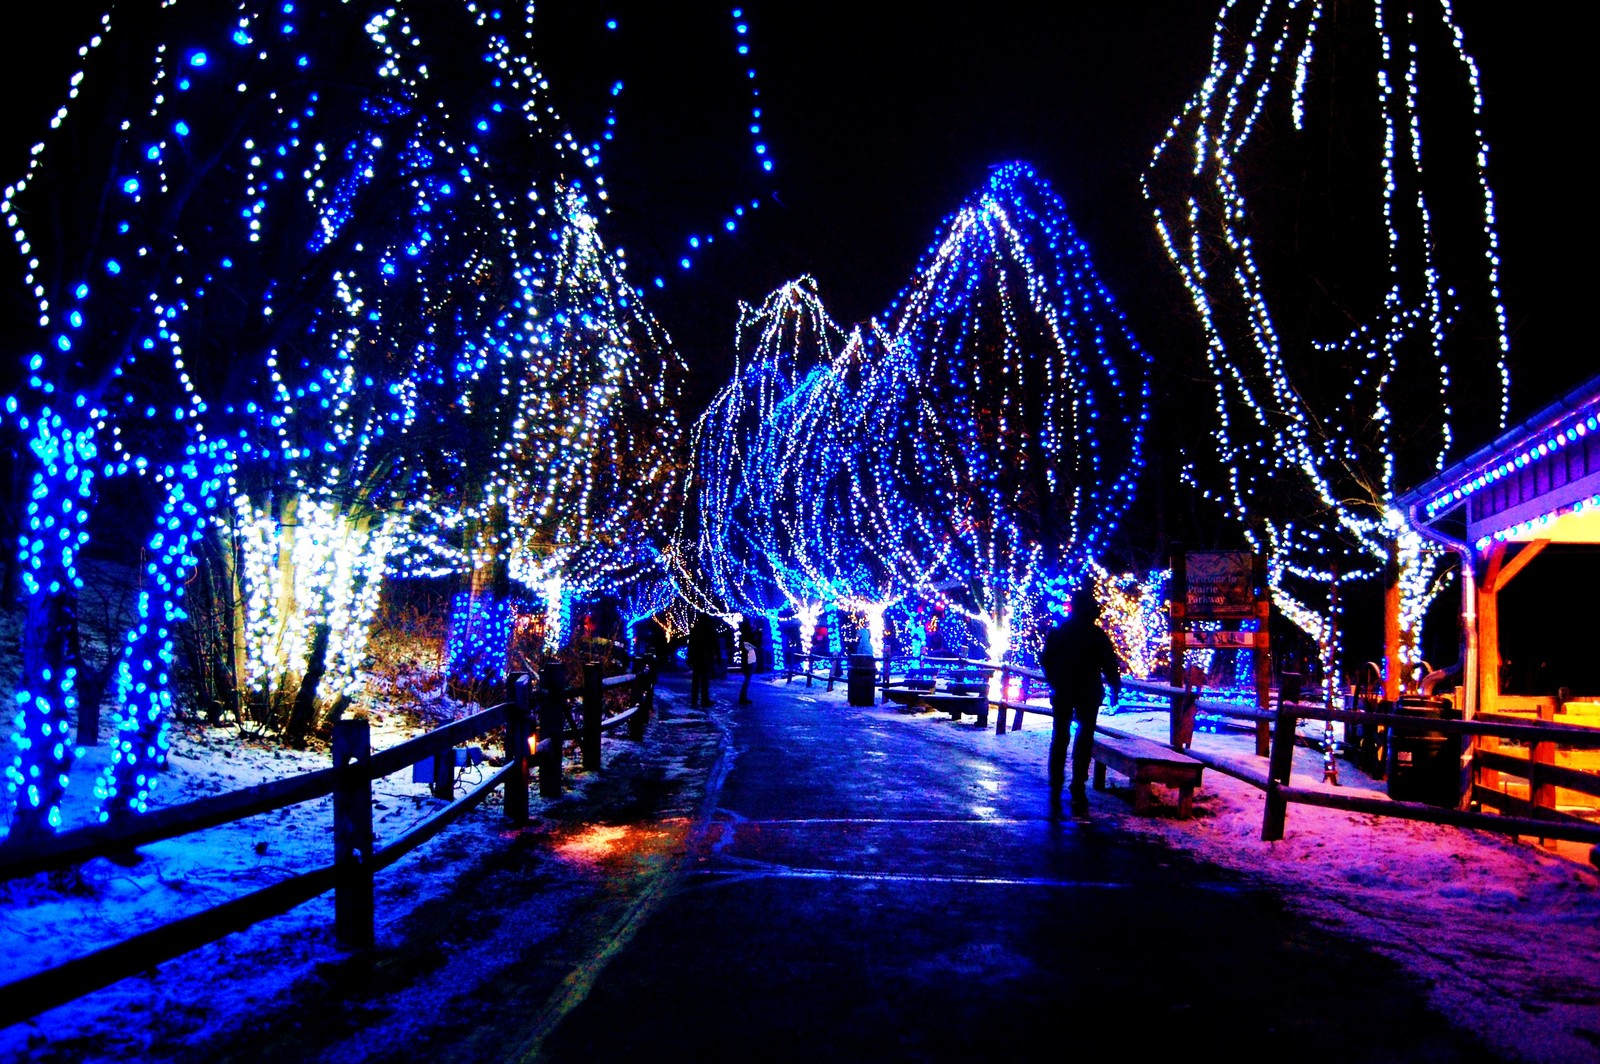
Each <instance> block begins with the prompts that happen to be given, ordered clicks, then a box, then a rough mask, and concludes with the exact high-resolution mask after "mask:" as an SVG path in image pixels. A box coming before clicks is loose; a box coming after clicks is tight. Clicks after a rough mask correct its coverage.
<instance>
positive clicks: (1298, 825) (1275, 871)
mask: <svg viewBox="0 0 1600 1064" xmlns="http://www.w3.org/2000/svg"><path fill="white" fill-rule="evenodd" d="M913 719H922V720H927V721H928V722H929V723H930V724H931V725H933V726H939V725H940V724H945V725H948V724H949V721H948V718H943V717H924V718H913ZM1009 723H1010V722H1009V721H1008V724H1009ZM1101 723H1102V724H1105V725H1108V726H1110V727H1113V728H1117V729H1120V730H1122V731H1128V732H1133V733H1135V734H1139V735H1145V736H1148V737H1150V738H1152V739H1157V740H1159V741H1161V742H1166V740H1167V729H1168V719H1167V714H1166V712H1165V711H1159V712H1156V711H1151V712H1137V711H1134V712H1114V713H1111V714H1105V715H1102V717H1101ZM964 727H968V728H970V727H971V725H970V724H969V725H964ZM1320 732H1321V725H1320V724H1318V725H1316V726H1315V728H1314V729H1307V728H1306V727H1305V726H1304V725H1302V739H1304V738H1305V737H1306V736H1307V735H1308V733H1309V734H1317V735H1320ZM973 743H974V745H975V746H977V747H979V748H980V749H982V750H985V751H990V752H992V756H995V757H997V758H1003V759H1005V760H1007V761H1011V762H1014V763H1017V764H1022V765H1026V764H1037V765H1038V766H1039V769H1038V771H1040V772H1041V773H1042V772H1043V764H1044V756H1045V751H1046V750H1047V748H1048V747H1049V743H1050V721H1049V720H1048V719H1047V718H1044V717H1033V716H1029V717H1026V718H1025V719H1024V730H1023V731H1021V732H1015V731H1012V732H1008V733H1007V734H1006V735H1001V736H996V735H994V734H993V732H992V731H990V732H988V733H981V732H976V731H974V732H973ZM1193 747H1194V748H1195V749H1196V750H1200V751H1204V752H1206V753H1209V754H1214V755H1218V756H1222V757H1227V758H1229V759H1231V760H1234V761H1236V762H1238V763H1239V764H1240V765H1241V766H1244V767H1246V768H1248V769H1251V770H1253V771H1254V772H1256V773H1260V774H1264V771H1265V760H1266V759H1265V758H1260V757H1257V756H1256V755H1255V739H1254V736H1253V735H1252V734H1248V733H1245V732H1242V731H1229V730H1225V731H1222V732H1218V733H1204V732H1201V733H1197V734H1196V735H1195V737H1194V741H1193ZM1336 767H1337V772H1338V780H1339V787H1340V789H1341V790H1342V791H1345V792H1349V793H1358V792H1359V793H1362V796H1363V797H1384V798H1386V797H1387V793H1386V791H1385V790H1384V784H1383V783H1381V782H1374V781H1373V780H1371V779H1370V778H1368V777H1367V776H1366V775H1365V774H1363V773H1362V772H1361V771H1360V770H1359V769H1358V768H1357V767H1356V766H1355V765H1354V764H1352V763H1351V762H1348V761H1345V760H1343V759H1340V760H1338V761H1337V762H1336ZM1292 780H1293V783H1294V784H1295V785H1296V786H1300V787H1312V788H1318V789H1326V788H1327V787H1328V786H1329V785H1326V784H1324V783H1323V782H1322V781H1323V756H1322V754H1321V752H1320V751H1319V750H1318V749H1313V748H1311V747H1309V746H1298V747H1297V748H1296V750H1295V760H1294V766H1293V769H1292ZM1107 781H1108V783H1109V784H1110V785H1111V786H1110V789H1109V790H1108V791H1106V792H1100V793H1098V794H1097V793H1095V792H1093V791H1092V790H1091V798H1090V804H1091V810H1092V813H1093V815H1094V816H1095V817H1097V818H1101V819H1110V820H1111V821H1112V822H1113V823H1114V824H1115V826H1116V827H1118V828H1121V829H1126V830H1130V831H1137V832H1141V833H1144V834H1148V835H1155V836H1159V837H1160V838H1162V839H1165V840H1166V841H1167V842H1168V843H1169V844H1171V845H1172V846H1173V847H1175V848H1176V849H1179V850H1183V851H1186V852H1189V853H1191V854H1193V855H1195V856H1196V857H1199V858H1201V859H1203V860H1206V861H1210V862H1213V863H1215V864H1218V865H1222V866H1224V867H1227V868H1230V869H1234V870H1236V871H1238V872H1240V873H1243V874H1245V875H1246V876H1248V877H1250V878H1251V879H1253V880H1256V881H1258V882H1261V883H1265V884H1269V885H1271V886H1273V887H1274V888H1276V889H1277V890H1278V891H1279V892H1280V893H1281V894H1282V896H1283V897H1284V899H1285V901H1286V902H1287V903H1288V904H1289V905H1290V906H1292V907H1293V908H1294V909H1295V910H1297V911H1299V912H1301V913H1303V914H1304V915H1305V916H1306V917H1307V918H1308V919H1310V920H1313V921H1315V922H1316V923H1317V924H1319V925H1322V926H1324V927H1327V928H1329V929H1331V930H1333V931H1335V932H1338V933H1342V934H1347V935H1349V936H1351V937H1353V938H1359V939H1361V940H1363V941H1367V942H1370V943H1371V944H1372V947H1373V948H1374V949H1376V950H1379V951H1380V952H1382V953H1384V954H1386V955H1388V956H1389V957H1391V958H1393V959H1394V960H1395V961H1397V962H1399V963H1400V964H1402V965H1403V966H1404V967H1405V968H1407V969H1408V970H1409V971H1411V972H1413V973H1415V974H1416V975H1418V976H1420V977H1421V978H1422V979H1423V980H1424V981H1425V982H1426V983H1427V985H1429V986H1430V988H1431V989H1430V999H1431V1001H1432V1003H1433V1005H1434V1007H1435V1008H1437V1009H1438V1010H1439V1011H1440V1012H1441V1013H1442V1014H1444V1015H1446V1016H1448V1017H1449V1018H1450V1019H1451V1020H1452V1022H1454V1023H1456V1024H1458V1025H1459V1026H1461V1027H1463V1028H1466V1029H1468V1030H1471V1031H1473V1032H1475V1033H1477V1034H1478V1035H1479V1036H1480V1037H1481V1038H1483V1040H1484V1041H1485V1042H1486V1043H1487V1044H1488V1045H1489V1046H1491V1047H1492V1048H1493V1049H1494V1050H1495V1051H1496V1052H1498V1053H1501V1054H1504V1055H1505V1056H1506V1057H1508V1058H1509V1059H1514V1060H1527V1061H1539V1062H1541V1064H1543V1062H1554V1061H1572V1062H1578V1061H1585V1062H1593V1061H1596V1060H1600V962H1597V958H1600V875H1597V873H1596V870H1595V869H1594V868H1593V867H1592V866H1591V865H1590V864H1589V863H1588V861H1587V852H1588V848H1587V847H1578V846H1575V845H1563V846H1562V847H1561V848H1560V852H1559V853H1552V852H1549V851H1546V850H1544V849H1542V848H1540V847H1539V846H1538V845H1537V843H1536V841H1534V840H1527V839H1523V840H1520V841H1518V840H1514V839H1513V838H1511V837H1509V836H1503V835H1497V834H1493V833H1489V832H1483V831H1471V830H1465V829H1461V828H1453V827H1446V826H1443V825H1436V824H1425V823H1421V822H1418V821H1407V820H1399V819H1394V818H1389V817H1375V816H1370V815H1367V814H1358V813H1348V812H1343V811H1339V810H1334V809H1323V808H1319V807H1315V806H1307V805H1291V806H1290V807H1289V812H1288V819H1287V830H1286V832H1285V838H1284V839H1283V840H1282V841H1280V842H1273V843H1267V842H1262V841H1261V821H1262V812H1263V807H1264V804H1265V803H1264V796H1263V793H1262V792H1261V791H1260V790H1258V789H1256V788H1255V787H1254V786H1252V785H1250V784H1248V783H1245V782H1243V781H1242V780H1238V779H1235V778H1233V777H1231V776H1228V775H1225V774H1223V773H1221V772H1218V771H1216V770H1214V769H1207V770H1206V771H1205V775H1204V780H1203V784H1202V786H1201V789H1200V791H1199V792H1197V793H1196V796H1195V815H1194V816H1193V818H1191V819H1189V820H1178V819H1176V817H1175V815H1173V814H1174V813H1175V808H1174V806H1175V804H1176V798H1177V796H1176V792H1166V793H1165V794H1164V795H1163V794H1162V792H1163V789H1162V788H1159V787H1158V788H1157V794H1158V796H1163V797H1164V798H1165V801H1166V802H1167V803H1168V805H1167V807H1166V808H1165V809H1163V810H1160V811H1159V812H1161V813H1164V814H1166V815H1156V816H1148V817H1143V816H1137V817H1136V816H1133V815H1132V813H1131V810H1130V807H1129V805H1128V803H1127V802H1126V801H1125V800H1124V799H1125V796H1126V791H1125V790H1124V791H1123V793H1122V795H1119V794H1118V786H1117V785H1118V784H1119V783H1125V782H1126V781H1125V780H1121V779H1120V778H1119V777H1118V776H1117V775H1116V774H1115V773H1111V774H1109V775H1108V777H1107Z"/></svg>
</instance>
